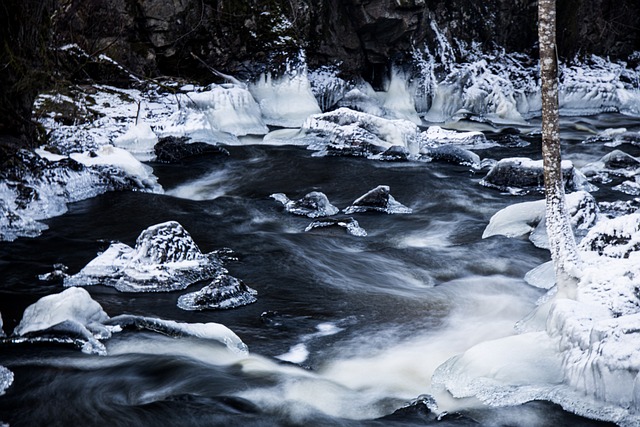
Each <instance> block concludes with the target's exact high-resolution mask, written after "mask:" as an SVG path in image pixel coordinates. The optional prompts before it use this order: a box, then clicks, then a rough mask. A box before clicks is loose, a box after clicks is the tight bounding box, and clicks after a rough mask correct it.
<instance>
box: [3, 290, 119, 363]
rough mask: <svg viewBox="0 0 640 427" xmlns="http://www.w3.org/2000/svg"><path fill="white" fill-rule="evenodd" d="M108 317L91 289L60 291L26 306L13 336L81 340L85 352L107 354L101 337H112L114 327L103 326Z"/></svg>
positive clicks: (35, 338) (59, 340) (33, 338)
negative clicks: (90, 292) (89, 290)
mask: <svg viewBox="0 0 640 427" xmlns="http://www.w3.org/2000/svg"><path fill="white" fill-rule="evenodd" d="M108 318H109V316H107V313H105V312H104V310H103V309H102V307H101V306H100V304H98V303H97V302H95V301H94V300H93V299H92V298H91V296H90V295H89V292H87V291H86V290H84V289H81V288H70V289H66V290H64V291H63V292H61V293H59V294H54V295H47V296H45V297H42V298H41V299H39V300H38V301H37V302H35V303H34V304H32V305H30V306H29V307H27V309H26V310H25V311H24V314H23V316H22V320H21V321H20V323H19V324H18V326H16V328H15V330H14V331H13V335H15V336H18V337H26V338H30V339H32V340H36V341H37V340H42V341H47V340H51V341H53V342H70V343H76V344H77V342H76V340H78V341H80V344H81V347H82V351H84V352H86V353H97V354H106V349H105V348H104V345H103V344H102V343H101V342H100V341H99V340H102V339H106V338H109V337H110V336H111V330H110V329H109V328H107V327H105V326H104V322H105V321H106V320H107V319H108Z"/></svg>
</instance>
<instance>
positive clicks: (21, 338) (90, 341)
mask: <svg viewBox="0 0 640 427" xmlns="http://www.w3.org/2000/svg"><path fill="white" fill-rule="evenodd" d="M123 329H136V330H148V331H152V332H156V333H161V334H164V335H168V336H172V337H195V338H199V339H206V340H213V341H218V342H220V343H222V344H224V345H225V346H227V347H228V348H229V349H230V350H231V351H233V352H236V353H239V354H247V353H248V350H247V346H246V345H245V344H244V343H243V342H242V340H241V339H240V338H239V337H238V336H237V335H236V334H235V333H233V332H232V331H231V330H230V329H229V328H227V327H226V326H224V325H221V324H218V323H182V322H175V321H172V320H163V319H157V318H151V317H143V316H132V315H120V316H116V317H113V318H110V317H109V316H108V315H107V314H106V313H105V312H104V310H103V309H102V307H101V306H100V304H99V303H97V302H96V301H94V300H93V299H92V298H91V296H90V295H89V293H88V292H87V291H86V290H84V289H82V288H70V289H66V290H64V291H63V292H61V293H59V294H53V295H47V296H45V297H43V298H41V299H39V300H38V301H36V302H35V303H34V304H32V305H30V306H29V307H27V309H26V310H25V312H24V315H23V317H22V320H21V321H20V324H19V325H18V326H17V327H16V329H15V331H14V333H13V335H12V336H11V337H10V338H8V339H7V340H6V341H7V342H10V343H23V342H54V343H62V344H73V345H75V346H77V347H79V348H80V349H81V350H82V351H83V352H85V353H92V354H99V355H106V354H107V353H108V352H107V347H106V346H105V345H104V344H103V343H102V342H101V341H104V340H107V339H109V338H111V337H112V335H113V334H114V333H118V332H121V331H122V330H123ZM3 374H6V372H4V373H3V371H2V367H0V394H1V389H2V384H3V379H7V378H9V376H8V375H9V374H10V373H9V374H6V375H7V376H6V377H3ZM11 378H12V377H11ZM8 385H10V382H9V384H7V385H6V386H7V387H8Z"/></svg>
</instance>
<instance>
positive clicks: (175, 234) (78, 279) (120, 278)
mask: <svg viewBox="0 0 640 427" xmlns="http://www.w3.org/2000/svg"><path fill="white" fill-rule="evenodd" d="M223 271H226V270H224V268H223V267H222V263H221V262H220V260H219V258H217V256H216V255H215V254H214V253H210V254H203V253H202V252H200V249H199V248H198V246H197V245H196V244H195V242H194V241H193V239H192V238H191V236H190V235H189V233H188V232H187V231H186V230H185V229H184V228H183V227H182V226H181V225H180V224H179V223H177V222H175V221H168V222H165V223H161V224H156V225H153V226H151V227H149V228H147V229H146V230H144V231H143V232H142V233H140V236H138V239H137V240H136V245H135V248H132V247H130V246H128V245H126V244H124V243H112V244H111V246H109V248H108V249H107V250H106V251H105V252H103V253H102V254H100V255H99V256H98V257H97V258H95V259H94V260H93V261H91V262H90V263H89V264H87V265H86V266H85V267H84V268H83V269H82V270H81V271H80V272H79V273H77V274H75V275H73V276H70V277H67V278H65V280H64V285H65V286H89V285H105V286H113V287H115V288H116V289H117V290H119V291H121V292H167V291H174V290H180V289H185V288H186V287H187V286H189V285H191V284H192V283H195V282H198V281H200V280H206V279H210V278H212V277H215V275H216V274H218V273H219V272H223Z"/></svg>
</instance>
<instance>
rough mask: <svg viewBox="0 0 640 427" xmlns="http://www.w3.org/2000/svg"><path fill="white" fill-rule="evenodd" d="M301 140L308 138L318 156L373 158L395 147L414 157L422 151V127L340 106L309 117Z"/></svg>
mask: <svg viewBox="0 0 640 427" xmlns="http://www.w3.org/2000/svg"><path fill="white" fill-rule="evenodd" d="M296 138H298V139H303V140H307V141H308V142H307V143H308V144H309V149H311V150H315V151H318V153H317V155H343V156H357V157H370V156H373V155H376V154H380V153H382V152H384V151H385V150H387V149H389V148H390V147H393V146H399V147H403V148H405V149H406V150H407V151H408V152H409V153H410V155H411V156H417V155H418V153H419V151H420V144H421V135H420V129H419V128H418V126H417V125H416V124H415V123H412V122H410V121H408V120H389V119H384V118H380V117H376V116H373V115H371V114H366V113H361V112H358V111H354V110H350V109H348V108H339V109H337V110H335V111H331V112H329V113H324V114H317V115H313V116H310V117H309V118H308V119H307V120H306V121H305V122H304V124H303V125H302V128H301V129H300V133H299V134H298V135H297V136H296Z"/></svg>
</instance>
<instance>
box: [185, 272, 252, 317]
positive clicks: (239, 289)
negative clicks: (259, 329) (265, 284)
mask: <svg viewBox="0 0 640 427" xmlns="http://www.w3.org/2000/svg"><path fill="white" fill-rule="evenodd" d="M256 295H257V292H256V291H255V290H254V289H251V288H250V287H248V286H247V285H245V284H244V282H243V281H242V280H239V279H236V278H235V277H233V276H230V275H228V274H219V275H218V276H217V277H216V278H215V279H214V280H213V282H211V283H210V284H209V285H207V286H205V287H203V288H202V289H200V290H199V291H197V292H191V293H188V294H185V295H181V296H180V297H179V298H178V307H180V308H181V309H183V310H188V311H195V310H206V309H228V308H236V307H241V306H243V305H247V304H251V303H254V302H256V301H257V298H256Z"/></svg>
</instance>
